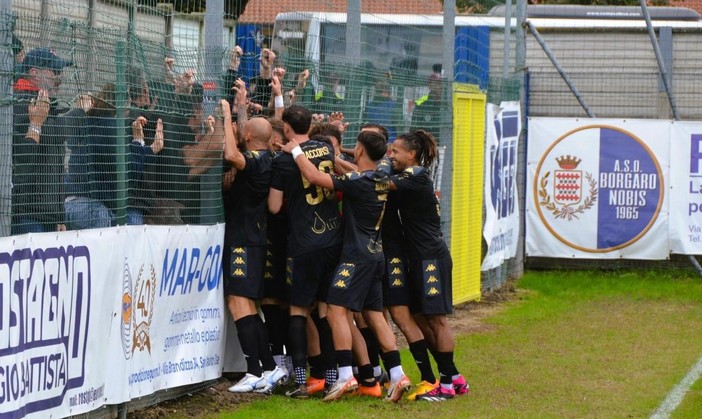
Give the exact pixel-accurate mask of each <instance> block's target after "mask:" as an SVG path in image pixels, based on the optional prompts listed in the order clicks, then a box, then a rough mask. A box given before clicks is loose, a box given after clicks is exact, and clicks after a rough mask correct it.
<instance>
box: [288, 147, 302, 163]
mask: <svg viewBox="0 0 702 419" xmlns="http://www.w3.org/2000/svg"><path fill="white" fill-rule="evenodd" d="M290 154H292V157H293V160H296V159H297V156H300V155H302V149H301V148H300V146H299V145H298V146H295V148H293V149H292V151H291V152H290Z"/></svg>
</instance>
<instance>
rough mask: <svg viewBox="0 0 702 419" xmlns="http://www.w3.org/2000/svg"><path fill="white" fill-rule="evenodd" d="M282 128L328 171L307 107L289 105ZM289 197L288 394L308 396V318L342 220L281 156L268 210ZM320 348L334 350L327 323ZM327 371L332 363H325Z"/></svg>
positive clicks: (334, 258)
mask: <svg viewBox="0 0 702 419" xmlns="http://www.w3.org/2000/svg"><path fill="white" fill-rule="evenodd" d="M282 119H283V122H284V132H285V137H286V138H287V140H288V141H295V142H296V143H297V144H299V145H300V147H301V148H302V150H304V151H305V152H306V153H307V155H308V156H309V157H310V161H311V162H312V164H313V165H314V167H315V168H316V170H317V171H323V172H331V171H332V170H333V168H334V154H333V152H332V149H331V146H330V145H328V144H327V143H324V142H319V141H313V140H310V139H309V137H308V136H307V132H308V130H309V128H310V124H311V122H312V114H311V113H310V111H309V110H308V109H307V108H305V107H303V106H299V105H292V106H290V107H288V108H286V109H285V111H284V112H283V117H282ZM284 196H285V197H286V198H287V206H288V211H289V212H290V233H289V234H288V249H287V250H288V252H287V253H288V272H289V278H290V280H289V285H290V291H289V299H290V319H289V337H288V343H289V345H290V351H291V355H292V357H293V367H294V370H295V371H294V373H295V384H296V387H295V388H294V389H293V390H291V391H289V392H287V393H286V394H287V395H288V396H289V397H294V398H306V397H307V384H306V372H307V371H306V365H307V339H306V323H307V316H308V315H309V313H310V309H311V307H312V305H313V304H314V303H315V301H324V299H325V297H326V290H327V289H328V282H329V278H330V277H331V275H332V273H333V270H334V267H335V266H336V264H337V262H338V261H339V254H340V252H341V239H342V230H341V218H340V216H339V209H338V206H337V202H336V196H335V195H334V193H333V192H332V191H330V190H328V189H324V188H322V187H320V186H317V185H313V184H311V183H310V182H308V181H307V179H306V178H305V177H304V176H302V175H301V174H300V170H299V169H298V167H297V165H296V164H295V161H294V160H293V159H292V157H291V156H290V155H289V154H280V155H278V156H276V158H274V159H273V171H272V179H271V188H270V191H269V194H268V208H269V210H270V211H271V212H272V213H274V214H276V213H278V211H280V208H281V207H282V204H283V197H284ZM318 309H319V313H320V317H321V318H325V317H326V307H324V306H323V305H322V304H320V306H319V308H318ZM320 325H321V328H320V330H319V336H320V346H321V349H322V353H330V352H331V351H332V350H333V349H332V348H333V344H332V343H331V331H330V330H329V325H328V322H326V321H322V322H320ZM325 369H327V370H329V369H331V370H333V366H331V365H327V366H326V368H325Z"/></svg>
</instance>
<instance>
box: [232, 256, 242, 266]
mask: <svg viewBox="0 0 702 419" xmlns="http://www.w3.org/2000/svg"><path fill="white" fill-rule="evenodd" d="M234 263H235V264H237V265H243V264H244V259H243V258H242V257H241V256H239V257H237V258H236V259H234Z"/></svg>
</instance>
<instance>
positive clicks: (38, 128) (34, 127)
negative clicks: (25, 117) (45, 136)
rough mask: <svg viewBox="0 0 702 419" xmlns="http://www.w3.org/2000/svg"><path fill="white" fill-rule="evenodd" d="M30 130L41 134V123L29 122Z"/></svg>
mask: <svg viewBox="0 0 702 419" xmlns="http://www.w3.org/2000/svg"><path fill="white" fill-rule="evenodd" d="M29 130H30V131H32V132H35V133H37V135H41V125H34V124H29Z"/></svg>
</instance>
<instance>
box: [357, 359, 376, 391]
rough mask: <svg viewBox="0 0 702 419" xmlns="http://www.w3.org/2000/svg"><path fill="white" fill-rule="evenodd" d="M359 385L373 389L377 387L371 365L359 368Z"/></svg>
mask: <svg viewBox="0 0 702 419" xmlns="http://www.w3.org/2000/svg"><path fill="white" fill-rule="evenodd" d="M358 377H359V378H360V380H359V381H358V382H359V384H361V385H362V386H365V387H373V386H374V385H375V377H374V376H373V366H372V365H371V364H366V365H361V366H360V367H358Z"/></svg>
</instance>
